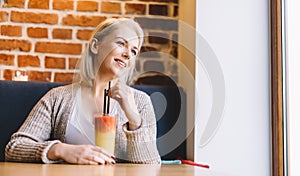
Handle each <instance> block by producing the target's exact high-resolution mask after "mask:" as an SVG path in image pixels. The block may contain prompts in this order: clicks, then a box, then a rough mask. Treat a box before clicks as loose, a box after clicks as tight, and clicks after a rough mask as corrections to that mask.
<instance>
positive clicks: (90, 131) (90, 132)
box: [66, 88, 95, 145]
mask: <svg viewBox="0 0 300 176" xmlns="http://www.w3.org/2000/svg"><path fill="white" fill-rule="evenodd" d="M75 96H76V97H75V101H74V106H73V107H74V108H73V111H72V114H71V118H70V120H69V122H68V125H67V129H66V143H68V144H92V145H94V144H95V130H94V127H95V125H94V120H93V115H92V114H91V113H90V111H85V112H86V113H83V106H82V100H81V88H80V89H79V91H77V94H76V95H75Z"/></svg>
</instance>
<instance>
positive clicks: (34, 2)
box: [28, 0, 49, 9]
mask: <svg viewBox="0 0 300 176" xmlns="http://www.w3.org/2000/svg"><path fill="white" fill-rule="evenodd" d="M28 7H29V8H34V9H49V0H29V3H28Z"/></svg>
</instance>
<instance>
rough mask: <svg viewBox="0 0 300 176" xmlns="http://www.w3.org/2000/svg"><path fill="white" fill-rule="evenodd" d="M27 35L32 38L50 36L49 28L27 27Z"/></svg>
mask: <svg viewBox="0 0 300 176" xmlns="http://www.w3.org/2000/svg"><path fill="white" fill-rule="evenodd" d="M27 35H28V37H31V38H48V29H47V28H39V27H37V28H34V27H29V28H27Z"/></svg>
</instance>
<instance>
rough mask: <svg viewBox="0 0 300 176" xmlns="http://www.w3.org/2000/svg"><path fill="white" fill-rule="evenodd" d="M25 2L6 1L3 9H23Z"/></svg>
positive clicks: (19, 0)
mask: <svg viewBox="0 0 300 176" xmlns="http://www.w3.org/2000/svg"><path fill="white" fill-rule="evenodd" d="M24 4H25V0H7V1H6V4H5V7H24Z"/></svg>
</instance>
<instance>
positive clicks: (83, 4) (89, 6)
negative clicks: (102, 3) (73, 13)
mask: <svg viewBox="0 0 300 176" xmlns="http://www.w3.org/2000/svg"><path fill="white" fill-rule="evenodd" d="M77 11H89V12H97V11H98V2H96V1H78V2H77Z"/></svg>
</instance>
